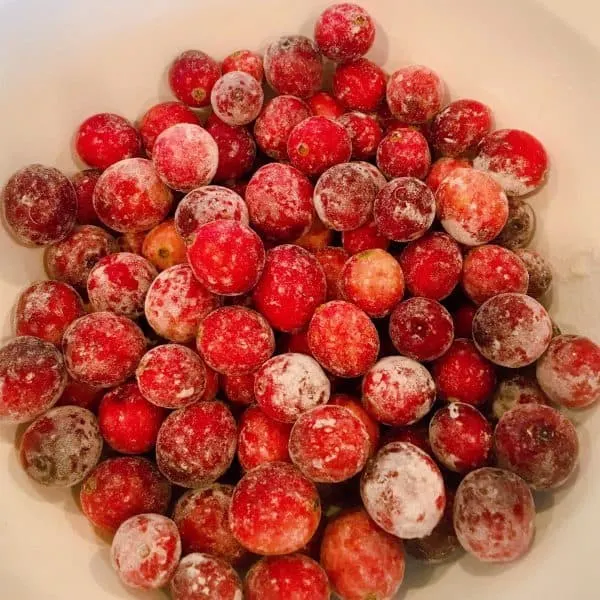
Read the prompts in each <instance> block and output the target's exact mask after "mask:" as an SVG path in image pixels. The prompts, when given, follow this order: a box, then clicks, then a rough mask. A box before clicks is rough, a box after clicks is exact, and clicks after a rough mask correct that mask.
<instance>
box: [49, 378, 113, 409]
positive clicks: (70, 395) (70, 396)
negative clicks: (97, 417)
mask: <svg viewBox="0 0 600 600" xmlns="http://www.w3.org/2000/svg"><path fill="white" fill-rule="evenodd" d="M103 393H104V390H103V389H102V388H96V387H92V386H91V385H87V384H86V383H81V382H80V381H75V380H74V379H71V378H70V377H69V380H68V382H67V385H66V387H65V390H64V392H63V393H62V396H61V397H60V398H59V399H58V402H57V403H56V405H55V406H79V407H80V408H86V409H87V410H90V411H92V412H93V413H96V412H97V410H98V404H99V403H100V399H101V398H102V394H103Z"/></svg>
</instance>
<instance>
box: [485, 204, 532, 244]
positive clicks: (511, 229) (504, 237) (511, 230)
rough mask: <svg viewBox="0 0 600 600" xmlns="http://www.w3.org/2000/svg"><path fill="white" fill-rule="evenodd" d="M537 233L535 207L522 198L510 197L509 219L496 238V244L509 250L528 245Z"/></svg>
mask: <svg viewBox="0 0 600 600" xmlns="http://www.w3.org/2000/svg"><path fill="white" fill-rule="evenodd" d="M534 233H535V213H534V212H533V208H531V206H530V205H529V204H528V203H527V202H525V200H521V199H520V198H509V199H508V219H507V221H506V225H505V226H504V228H503V229H502V231H501V232H500V234H499V235H498V237H497V238H496V239H495V240H494V241H495V243H496V244H498V245H500V246H504V247H505V248H508V249H509V250H513V251H514V250H516V249H517V248H524V247H525V246H528V245H529V244H530V242H531V240H532V239H533V235H534Z"/></svg>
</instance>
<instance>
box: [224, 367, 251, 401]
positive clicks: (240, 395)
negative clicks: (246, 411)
mask: <svg viewBox="0 0 600 600" xmlns="http://www.w3.org/2000/svg"><path fill="white" fill-rule="evenodd" d="M221 387H222V389H223V393H224V394H225V396H226V397H227V400H229V402H231V403H232V404H237V405H240V406H249V405H250V404H253V403H254V373H246V374H244V375H221Z"/></svg>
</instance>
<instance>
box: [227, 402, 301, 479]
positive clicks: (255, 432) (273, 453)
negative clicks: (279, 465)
mask: <svg viewBox="0 0 600 600" xmlns="http://www.w3.org/2000/svg"><path fill="white" fill-rule="evenodd" d="M291 430H292V424H291V423H284V422H282V421H280V420H275V419H273V418H271V417H270V416H269V415H268V414H267V413H266V412H265V411H263V409H262V408H261V407H260V406H250V407H249V408H247V409H246V411H245V412H244V414H243V415H242V417H241V419H240V433H239V438H238V450H237V452H238V459H239V461H240V464H241V465H242V468H243V469H245V470H246V471H250V470H252V469H254V468H256V467H258V466H259V465H262V464H263V463H268V462H277V461H279V462H290V455H289V451H288V442H289V439H290V432H291Z"/></svg>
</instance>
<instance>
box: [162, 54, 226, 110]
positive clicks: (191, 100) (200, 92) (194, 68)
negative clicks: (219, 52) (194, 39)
mask: <svg viewBox="0 0 600 600" xmlns="http://www.w3.org/2000/svg"><path fill="white" fill-rule="evenodd" d="M220 76H221V69H220V67H219V64H218V63H217V62H216V61H215V60H214V59H212V58H211V57H210V56H208V55H207V54H205V53H204V52H200V51H199V50H187V51H186V52H183V53H182V54H180V55H179V56H178V57H177V58H176V59H175V60H174V61H173V63H172V64H171V66H170V68H169V85H170V87H171V91H172V92H173V94H175V96H176V97H177V99H178V100H181V101H182V102H183V103H185V104H187V105H188V106H194V107H197V108H199V107H202V106H208V105H209V104H210V93H211V91H212V88H213V86H214V85H215V83H216V81H217V79H219V77H220Z"/></svg>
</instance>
